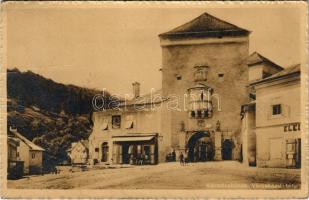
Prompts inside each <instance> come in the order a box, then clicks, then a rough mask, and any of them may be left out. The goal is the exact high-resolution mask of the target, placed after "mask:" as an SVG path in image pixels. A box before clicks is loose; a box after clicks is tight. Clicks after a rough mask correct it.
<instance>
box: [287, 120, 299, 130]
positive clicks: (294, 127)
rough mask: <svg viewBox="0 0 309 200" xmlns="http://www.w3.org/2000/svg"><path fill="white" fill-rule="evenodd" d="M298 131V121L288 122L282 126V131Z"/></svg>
mask: <svg viewBox="0 0 309 200" xmlns="http://www.w3.org/2000/svg"><path fill="white" fill-rule="evenodd" d="M291 131H300V122H296V123H290V124H287V125H285V126H284V132H291Z"/></svg>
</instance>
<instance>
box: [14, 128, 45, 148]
mask: <svg viewBox="0 0 309 200" xmlns="http://www.w3.org/2000/svg"><path fill="white" fill-rule="evenodd" d="M13 133H14V135H15V136H16V137H18V138H19V139H20V140H22V141H23V142H24V143H25V144H26V145H27V146H28V147H30V148H31V149H33V147H35V148H37V149H34V150H42V151H45V150H44V149H43V148H42V147H40V146H39V145H36V144H34V143H33V142H31V141H30V140H28V139H27V138H26V137H25V136H23V135H22V134H20V133H18V132H17V131H14V132H13ZM29 143H30V144H29ZM31 145H32V146H31Z"/></svg>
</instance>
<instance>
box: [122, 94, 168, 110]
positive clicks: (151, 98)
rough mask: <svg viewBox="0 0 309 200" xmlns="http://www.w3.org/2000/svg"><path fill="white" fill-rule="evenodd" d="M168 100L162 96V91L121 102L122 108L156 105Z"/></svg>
mask: <svg viewBox="0 0 309 200" xmlns="http://www.w3.org/2000/svg"><path fill="white" fill-rule="evenodd" d="M165 100H167V98H164V97H163V96H162V90H157V91H154V92H153V93H149V94H145V95H142V96H140V97H137V98H133V99H131V100H126V101H123V102H120V105H119V106H120V107H123V106H132V105H145V104H156V103H161V102H163V101H165Z"/></svg>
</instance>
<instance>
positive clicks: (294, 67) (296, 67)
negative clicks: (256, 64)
mask: <svg viewBox="0 0 309 200" xmlns="http://www.w3.org/2000/svg"><path fill="white" fill-rule="evenodd" d="M297 73H299V74H300V64H295V65H292V66H290V67H288V68H286V69H284V70H282V71H280V72H278V73H276V74H273V75H272V76H269V77H267V78H264V79H262V80H259V81H256V82H254V83H251V85H255V84H258V83H263V82H267V81H271V80H276V79H279V78H282V77H284V76H288V75H291V74H297Z"/></svg>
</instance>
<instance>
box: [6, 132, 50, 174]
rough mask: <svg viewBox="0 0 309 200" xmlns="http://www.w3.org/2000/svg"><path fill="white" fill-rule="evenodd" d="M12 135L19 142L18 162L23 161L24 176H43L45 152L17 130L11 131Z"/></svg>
mask: <svg viewBox="0 0 309 200" xmlns="http://www.w3.org/2000/svg"><path fill="white" fill-rule="evenodd" d="M10 134H13V135H14V138H15V139H16V140H18V141H19V146H18V147H17V160H18V161H23V163H24V164H23V169H24V174H41V173H42V170H43V152H44V151H45V150H44V149H43V148H41V147H39V146H38V145H36V144H34V143H33V142H31V141H30V140H28V139H27V138H25V137H24V136H22V135H21V134H20V133H18V132H17V130H16V129H10Z"/></svg>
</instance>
